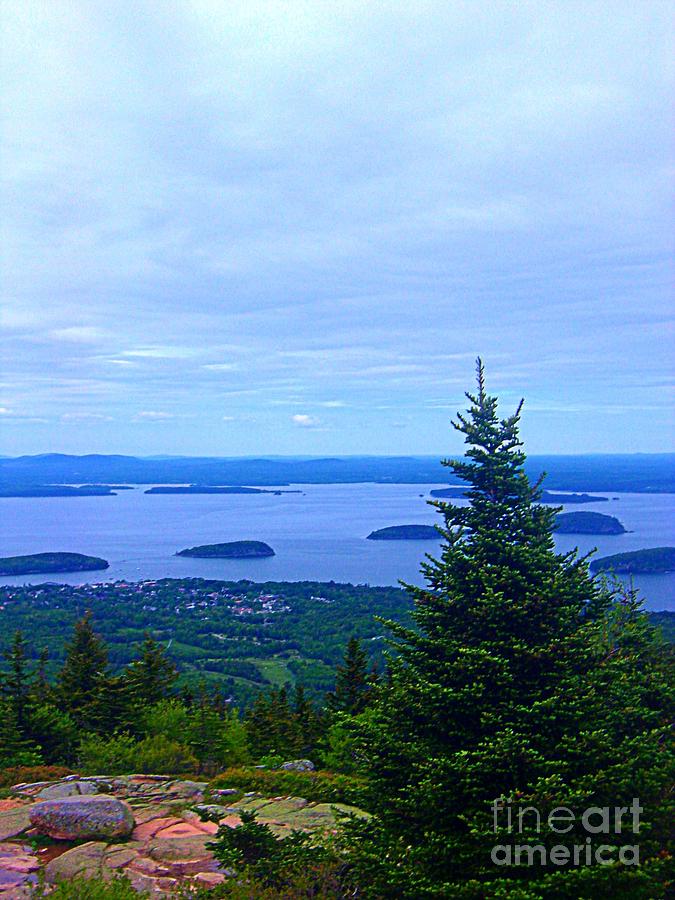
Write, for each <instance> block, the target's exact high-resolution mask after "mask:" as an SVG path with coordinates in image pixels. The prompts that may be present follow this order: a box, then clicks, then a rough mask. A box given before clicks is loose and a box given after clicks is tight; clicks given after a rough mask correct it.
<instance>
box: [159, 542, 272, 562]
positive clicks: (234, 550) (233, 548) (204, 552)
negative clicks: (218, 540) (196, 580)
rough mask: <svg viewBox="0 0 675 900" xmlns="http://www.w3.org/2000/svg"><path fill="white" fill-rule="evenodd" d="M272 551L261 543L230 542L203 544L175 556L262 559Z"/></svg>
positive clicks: (179, 552)
mask: <svg viewBox="0 0 675 900" xmlns="http://www.w3.org/2000/svg"><path fill="white" fill-rule="evenodd" d="M274 555H275V554H274V550H272V548H271V547H270V545H269V544H265V543H264V542H263V541H230V542H229V543H227V544H203V545H202V546H201V547H189V548H188V549H187V550H179V551H178V553H176V556H193V557H197V558H198V559H263V558H264V557H267V556H274Z"/></svg>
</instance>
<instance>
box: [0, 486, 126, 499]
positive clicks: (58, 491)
mask: <svg viewBox="0 0 675 900" xmlns="http://www.w3.org/2000/svg"><path fill="white" fill-rule="evenodd" d="M115 490H122V488H120V487H117V486H116V487H115ZM124 490H126V488H124ZM114 496H115V491H113V489H112V486H111V485H107V484H97V485H93V484H87V485H84V486H82V487H74V486H73V485H70V484H41V485H31V486H30V487H5V488H0V497H114Z"/></svg>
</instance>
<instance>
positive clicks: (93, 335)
mask: <svg viewBox="0 0 675 900" xmlns="http://www.w3.org/2000/svg"><path fill="white" fill-rule="evenodd" d="M107 336H108V332H107V331H106V330H105V329H103V328H94V327H93V326H91V325H72V326H70V327H69V328H53V329H52V330H51V331H50V332H49V337H50V338H54V339H55V340H58V341H70V342H72V343H73V344H95V343H98V342H99V341H101V340H103V339H104V338H106V337H107Z"/></svg>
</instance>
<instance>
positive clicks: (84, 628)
mask: <svg viewBox="0 0 675 900" xmlns="http://www.w3.org/2000/svg"><path fill="white" fill-rule="evenodd" d="M107 681H108V652H107V649H106V646H105V644H104V642H103V641H102V640H101V638H100V637H99V636H98V635H97V634H95V632H94V628H93V626H92V623H91V613H90V612H86V613H85V615H84V616H83V617H82V618H81V619H80V620H79V621H78V622H76V623H75V629H74V632H73V638H72V640H71V642H70V643H69V644H68V646H67V648H66V658H65V661H64V663H63V668H62V669H61V672H60V673H59V678H58V692H59V697H60V700H61V703H62V705H63V707H64V708H65V710H66V711H67V712H68V713H70V715H71V716H72V717H73V719H74V721H75V722H76V723H77V725H78V727H80V728H84V729H88V730H94V731H95V730H97V729H98V728H100V727H101V726H102V724H103V722H102V717H103V718H105V709H104V705H105V695H106V693H107V692H108V684H107Z"/></svg>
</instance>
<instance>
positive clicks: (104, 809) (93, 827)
mask: <svg viewBox="0 0 675 900" xmlns="http://www.w3.org/2000/svg"><path fill="white" fill-rule="evenodd" d="M29 816H30V823H31V825H33V826H34V828H35V829H36V830H37V831H38V832H40V834H47V835H49V837H53V838H55V839H56V840H62V841H63V840H65V841H76V840H86V839H87V838H89V839H92V838H97V837H99V838H120V837H127V836H128V835H130V834H131V832H132V829H133V827H134V817H133V813H132V811H131V808H130V807H129V806H128V805H127V804H126V803H124V802H123V801H122V800H118V799H117V798H116V797H107V796H98V797H66V798H64V799H63V800H44V801H42V802H40V803H35V804H33V806H31V807H30V813H29Z"/></svg>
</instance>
